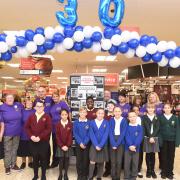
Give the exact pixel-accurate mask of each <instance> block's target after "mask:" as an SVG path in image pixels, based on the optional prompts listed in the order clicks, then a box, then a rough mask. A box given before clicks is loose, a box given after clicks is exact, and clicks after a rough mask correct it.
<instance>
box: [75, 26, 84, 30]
mask: <svg viewBox="0 0 180 180" xmlns="http://www.w3.org/2000/svg"><path fill="white" fill-rule="evenodd" d="M75 31H83V27H82V26H76V27H75Z"/></svg>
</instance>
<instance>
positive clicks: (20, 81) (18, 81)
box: [14, 80, 24, 83]
mask: <svg viewBox="0 0 180 180" xmlns="http://www.w3.org/2000/svg"><path fill="white" fill-rule="evenodd" d="M14 82H17V83H23V82H24V81H23V80H14Z"/></svg>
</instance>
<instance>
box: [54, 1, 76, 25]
mask: <svg viewBox="0 0 180 180" xmlns="http://www.w3.org/2000/svg"><path fill="white" fill-rule="evenodd" d="M58 1H59V2H60V3H64V0H58ZM77 6H78V3H77V0H67V5H66V6H65V7H64V11H65V12H66V14H67V17H65V14H64V13H63V12H62V11H59V12H56V18H57V20H58V22H59V24H61V25H62V26H64V27H66V26H75V25H76V22H77V19H78V17H77Z"/></svg>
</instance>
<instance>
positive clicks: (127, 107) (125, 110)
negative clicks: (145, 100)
mask: <svg viewBox="0 0 180 180" xmlns="http://www.w3.org/2000/svg"><path fill="white" fill-rule="evenodd" d="M118 107H120V108H121V111H122V117H124V118H127V117H128V113H129V111H130V110H131V106H130V104H128V103H126V104H124V105H121V104H118Z"/></svg>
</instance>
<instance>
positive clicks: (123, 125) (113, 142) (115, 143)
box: [109, 117, 128, 147]
mask: <svg viewBox="0 0 180 180" xmlns="http://www.w3.org/2000/svg"><path fill="white" fill-rule="evenodd" d="M127 126H128V122H127V120H126V119H125V118H123V119H122V121H121V123H120V127H119V128H120V136H119V138H118V140H117V141H116V140H115V137H114V136H115V135H114V129H115V119H114V117H113V118H111V119H110V121H109V139H110V144H111V146H112V147H118V146H120V145H121V144H124V137H125V134H126V129H127Z"/></svg>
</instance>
